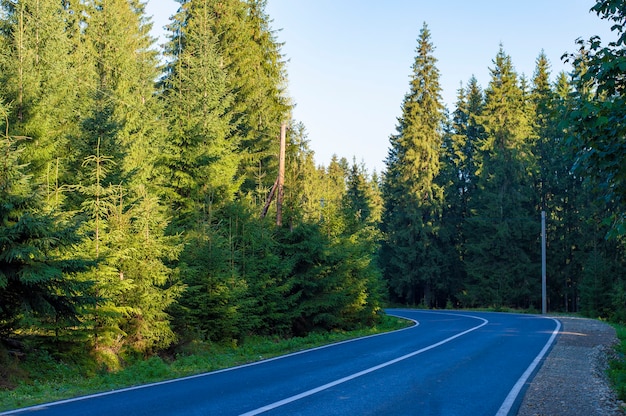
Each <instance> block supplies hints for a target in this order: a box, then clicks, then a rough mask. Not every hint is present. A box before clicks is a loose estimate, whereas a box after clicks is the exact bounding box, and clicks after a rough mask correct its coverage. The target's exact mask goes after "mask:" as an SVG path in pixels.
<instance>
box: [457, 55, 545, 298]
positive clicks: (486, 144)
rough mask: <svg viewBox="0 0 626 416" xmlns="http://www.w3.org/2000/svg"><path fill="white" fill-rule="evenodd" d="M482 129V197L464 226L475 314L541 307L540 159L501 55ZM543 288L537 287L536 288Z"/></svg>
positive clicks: (473, 204)
mask: <svg viewBox="0 0 626 416" xmlns="http://www.w3.org/2000/svg"><path fill="white" fill-rule="evenodd" d="M494 64H495V66H494V68H492V69H491V81H490V83H489V87H488V88H487V90H486V92H485V93H486V94H485V95H486V97H485V105H484V108H483V109H482V113H481V115H480V117H478V121H479V122H480V123H481V125H482V126H483V128H484V131H485V135H484V138H483V139H482V140H481V142H480V143H479V151H478V152H477V157H476V159H477V161H476V162H477V166H478V168H477V180H476V186H477V189H476V194H475V197H474V198H472V200H471V201H470V203H469V211H470V216H469V217H468V218H467V220H466V221H465V224H464V227H465V230H464V233H465V235H467V245H466V248H467V254H466V260H465V262H466V267H467V268H466V270H467V273H468V282H467V284H466V290H467V292H468V295H467V304H468V306H477V305H495V306H512V307H528V306H530V305H532V304H533V303H536V302H537V295H536V294H537V293H538V292H537V291H536V287H533V285H532V283H531V281H530V280H529V279H530V276H536V275H540V273H537V272H538V270H539V269H538V263H537V261H536V256H534V255H533V253H534V252H535V250H534V247H535V243H536V241H537V234H536V224H537V221H536V220H534V219H533V217H535V218H537V217H538V215H539V214H538V211H537V210H536V200H535V194H534V188H533V185H534V182H533V181H534V179H533V177H534V175H535V167H534V162H535V159H534V157H533V154H532V151H531V149H532V141H531V140H532V136H531V135H532V131H531V126H530V123H529V116H530V115H529V114H528V112H527V107H526V105H527V103H526V101H525V98H524V91H523V89H522V88H521V86H520V84H519V82H518V78H517V75H516V73H515V72H514V70H513V65H512V63H511V58H510V57H509V56H508V55H506V54H505V53H504V51H503V49H502V48H501V49H500V51H499V52H498V54H497V56H496V59H495V61H494ZM535 286H536V285H535Z"/></svg>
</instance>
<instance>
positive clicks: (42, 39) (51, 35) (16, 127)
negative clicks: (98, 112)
mask: <svg viewBox="0 0 626 416" xmlns="http://www.w3.org/2000/svg"><path fill="white" fill-rule="evenodd" d="M0 5H1V7H2V10H3V15H2V21H1V23H0V24H1V25H2V28H1V29H0V49H1V50H2V52H1V53H0V83H1V84H2V85H3V88H2V94H3V98H4V99H5V100H6V101H7V102H12V103H13V107H12V111H11V114H10V115H9V121H10V129H11V132H10V134H12V135H17V136H24V137H28V138H29V139H28V140H27V141H25V142H24V143H23V146H24V157H26V158H27V159H28V160H29V166H28V170H29V171H30V172H32V173H33V174H34V175H35V176H34V177H33V180H35V181H36V182H39V183H45V181H46V175H47V172H48V169H49V167H50V166H51V165H52V164H54V165H56V164H57V161H59V159H63V161H62V162H61V163H60V164H59V165H60V169H61V175H62V176H65V175H64V172H65V170H66V166H67V161H66V160H65V158H66V156H67V155H66V153H67V147H68V134H69V132H70V131H71V130H72V126H75V125H76V121H75V119H74V118H73V115H74V106H75V103H76V102H75V96H76V94H77V86H76V83H75V73H76V71H75V68H74V66H73V65H72V52H73V45H72V42H71V40H70V36H71V35H70V34H71V31H70V30H69V28H68V20H69V19H70V17H71V14H70V11H69V10H67V9H66V8H65V7H64V6H63V2H59V1H55V0H36V1H35V0H20V1H2V2H1V3H0Z"/></svg>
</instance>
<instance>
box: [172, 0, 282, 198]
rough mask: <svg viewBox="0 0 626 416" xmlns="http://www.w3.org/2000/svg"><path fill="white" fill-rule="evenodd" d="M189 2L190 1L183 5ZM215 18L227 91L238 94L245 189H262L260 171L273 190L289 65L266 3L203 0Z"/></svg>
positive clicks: (235, 110) (235, 111)
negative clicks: (259, 187)
mask: <svg viewBox="0 0 626 416" xmlns="http://www.w3.org/2000/svg"><path fill="white" fill-rule="evenodd" d="M183 4H185V3H183ZM204 4H206V7H209V8H210V10H211V15H212V26H213V29H212V30H213V34H214V36H215V37H216V38H217V43H218V46H219V51H220V55H221V57H222V59H223V60H222V62H223V68H224V70H225V71H226V73H227V74H228V75H227V76H228V77H227V86H228V90H229V91H232V93H233V101H232V102H231V104H230V106H229V112H230V113H231V114H232V115H233V119H232V124H233V126H234V127H235V130H234V131H233V132H232V134H233V135H234V136H235V137H238V138H241V151H242V155H243V156H244V157H242V159H241V161H240V169H239V171H240V175H241V176H242V177H243V178H244V179H245V182H244V184H243V190H244V191H246V192H251V191H253V190H254V189H256V188H257V180H256V179H257V178H258V172H259V170H261V171H262V172H263V173H264V174H265V175H263V181H264V185H265V187H268V188H269V187H271V185H272V183H273V182H274V178H275V177H276V173H277V167H278V159H277V157H276V156H277V155H278V140H277V137H278V131H279V127H280V124H281V123H282V122H283V121H285V120H286V119H287V118H288V114H289V112H290V109H291V104H290V103H289V102H288V99H287V97H286V96H285V92H284V90H285V88H286V73H285V61H284V59H283V56H282V54H281V52H280V46H281V45H280V44H279V43H278V42H277V41H276V39H275V36H274V32H273V31H272V29H271V28H270V19H269V16H268V15H267V14H266V13H265V4H266V0H246V1H243V0H227V1H221V0H220V1H218V0H211V1H206V2H204Z"/></svg>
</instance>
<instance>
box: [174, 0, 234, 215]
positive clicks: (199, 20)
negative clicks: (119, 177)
mask: <svg viewBox="0 0 626 416" xmlns="http://www.w3.org/2000/svg"><path fill="white" fill-rule="evenodd" d="M212 12H213V10H212V9H211V7H210V2H206V1H188V2H185V3H184V4H183V6H182V7H181V10H180V11H179V13H178V14H177V15H176V17H175V20H174V23H173V25H172V26H171V28H172V29H174V32H173V35H172V39H171V41H170V44H169V46H168V50H169V53H170V55H171V59H172V61H171V62H170V63H169V66H168V71H167V76H166V77H165V79H164V81H163V88H164V91H163V100H164V106H165V110H166V114H167V119H168V122H169V126H170V127H169V131H170V133H169V135H170V138H169V143H168V147H167V150H166V153H165V161H164V162H165V165H166V168H167V171H168V175H167V176H168V177H167V180H168V183H169V184H170V188H171V196H170V198H171V200H172V204H173V206H172V208H173V210H174V211H175V212H176V213H177V214H176V215H177V217H179V219H178V220H179V221H182V220H185V218H187V221H188V220H192V221H193V220H195V221H206V220H207V218H208V216H209V215H210V214H209V211H211V210H213V209H216V208H218V207H219V206H220V205H222V204H224V203H226V202H229V201H231V200H232V199H233V197H234V194H235V192H236V191H237V190H238V186H239V181H238V180H237V179H236V170H237V167H238V164H239V156H238V154H237V152H236V150H237V148H238V145H239V140H238V139H237V136H236V134H233V132H232V120H231V119H232V113H231V112H230V111H229V110H228V107H229V106H230V105H232V102H233V97H232V95H231V94H230V92H229V90H228V86H227V79H226V72H225V69H224V66H223V59H222V57H221V56H220V55H219V54H218V52H217V51H218V48H219V45H218V43H217V41H218V40H217V38H216V37H215V35H214V34H213V28H214V16H213V13H212Z"/></svg>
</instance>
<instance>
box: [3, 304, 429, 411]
mask: <svg viewBox="0 0 626 416" xmlns="http://www.w3.org/2000/svg"><path fill="white" fill-rule="evenodd" d="M389 315H393V314H389ZM393 316H395V315H393ZM402 318H403V319H407V320H409V321H412V322H413V323H414V324H415V325H412V326H408V327H406V328H402V329H398V330H395V331H390V332H381V333H379V334H374V335H367V336H364V337H359V338H353V339H348V340H346V341H339V342H334V343H332V344H326V345H322V346H320V347H315V348H309V349H306V350H302V351H297V352H292V353H290V354H285V355H279V356H277V357H272V358H266V359H263V360H259V361H255V362H252V363H248V364H242V365H238V366H236V367H229V368H224V369H222V370H215V371H211V372H207V373H200V374H195V375H193V376H186V377H180V378H174V379H170V380H165V381H157V382H155V383H149V384H142V385H140V386H133V387H127V388H124V389H118V390H111V391H104V392H101V393H94V394H89V395H86V396H80V397H73V398H71V399H65V400H58V401H55V402H50V403H43V404H37V405H34V406H30V407H23V408H20V409H13V410H8V411H5V412H0V416H9V415H18V414H21V413H26V412H32V411H35V410H44V409H47V408H49V407H52V406H58V405H61V404H67V403H73V402H79V401H82V400H89V399H95V398H98V397H102V396H110V395H112V394H117V393H124V392H127V391H133V390H141V389H145V388H149V387H155V386H161V385H165V384H172V383H178V382H181V381H186V380H193V379H196V378H201V377H207V376H211V375H213V374H218V373H225V372H227V371H234V370H238V369H240V368H245V367H252V366H255V365H260V364H264V363H267V362H271V361H277V360H282V359H285V358H288V357H293V356H295V355H300V354H306V353H307V352H311V351H317V350H322V349H325V348H331V347H334V346H335V345H342V344H347V343H350V342H356V341H360V340H362V339H368V338H374V337H380V336H383V335H388V334H393V333H396V332H400V331H406V330H410V329H415V328H416V327H417V326H418V325H419V322H417V321H416V320H415V319H410V318H404V317H402Z"/></svg>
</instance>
